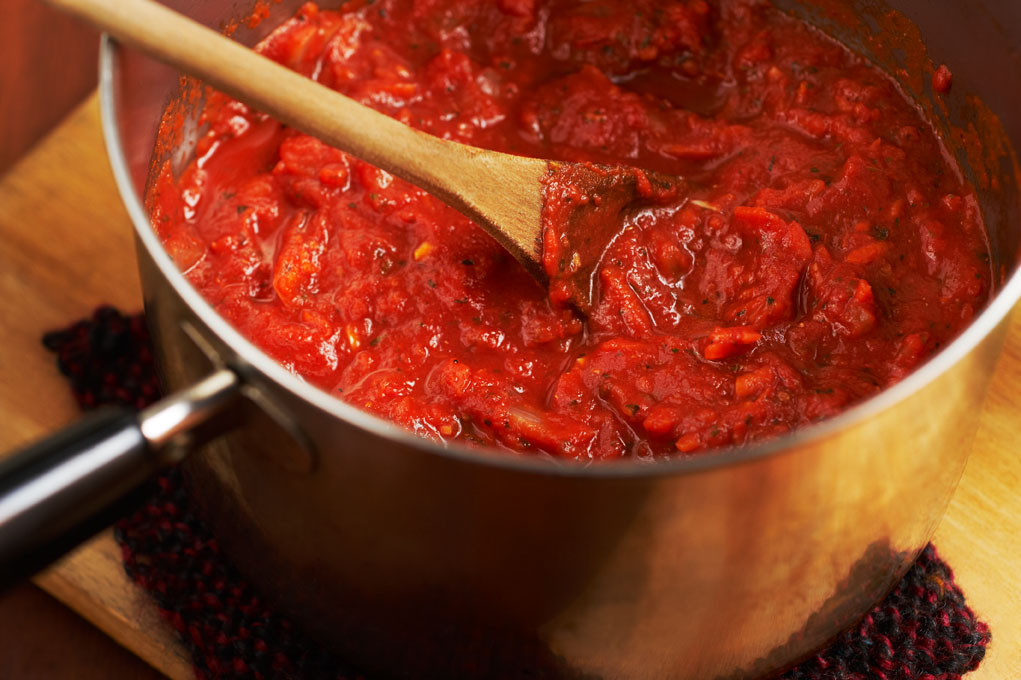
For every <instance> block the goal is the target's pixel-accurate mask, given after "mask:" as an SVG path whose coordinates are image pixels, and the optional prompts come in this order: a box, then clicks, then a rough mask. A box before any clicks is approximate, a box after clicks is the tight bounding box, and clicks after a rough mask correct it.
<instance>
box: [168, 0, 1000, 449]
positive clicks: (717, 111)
mask: <svg viewBox="0 0 1021 680" xmlns="http://www.w3.org/2000/svg"><path fill="white" fill-rule="evenodd" d="M258 49H259V51H261V52H262V53H263V54H265V55H266V56H268V57H270V58H272V59H274V60H276V61H278V62H280V63H282V64H284V65H286V66H288V67H290V68H292V69H294V70H296V71H298V72H300V73H303V74H305V75H307V76H309V77H312V78H315V79H316V80H318V81H319V82H321V83H323V84H325V85H327V86H328V87H331V88H333V89H336V90H338V91H340V92H342V93H344V94H345V95H347V96H349V97H352V98H354V99H356V100H358V101H361V102H362V103H365V104H367V105H369V106H371V107H373V108H375V109H377V110H380V111H382V112H384V113H386V114H388V115H391V116H393V117H395V118H397V119H398V120H401V121H402V122H404V123H406V124H408V125H411V126H414V127H416V128H418V129H421V130H424V131H426V132H429V133H431V134H434V135H437V136H441V137H444V138H448V139H453V140H456V141H459V142H465V143H468V144H473V145H476V146H481V147H486V148H491V149H496V150H501V151H506V152H510V153H515V154H521V155H529V156H535V157H542V158H552V159H559V160H569V161H589V162H592V163H599V164H626V165H629V166H635V167H638V168H643V169H645V170H651V171H657V172H662V173H667V174H671V175H678V176H681V177H683V178H684V192H683V196H681V197H679V198H676V199H675V200H671V201H667V202H660V203H655V204H650V205H648V206H646V207H644V208H642V209H640V210H635V211H632V212H630V213H628V214H627V215H625V216H624V221H623V223H622V229H621V230H620V232H619V233H618V235H617V236H616V237H615V238H614V239H613V240H612V242H611V243H610V244H609V246H608V247H607V249H606V250H605V252H604V253H603V255H602V259H601V260H600V264H599V266H598V267H597V269H596V270H595V273H594V274H593V277H592V290H593V293H594V297H593V300H592V306H591V308H589V309H588V310H587V313H586V314H585V315H582V314H581V313H579V312H578V311H577V310H576V309H575V308H574V307H572V306H571V305H570V304H568V303H567V302H566V300H567V298H568V297H569V295H568V294H567V292H566V291H565V290H564V288H563V286H561V285H559V283H558V281H559V280H558V279H557V278H556V276H555V275H556V272H557V268H558V265H559V266H560V267H561V268H562V267H563V264H562V261H558V257H561V256H562V255H563V253H560V252H558V251H557V249H556V245H555V243H554V242H553V241H555V239H554V238H552V237H548V238H547V240H548V241H550V243H548V244H547V246H548V247H547V249H546V253H545V255H546V266H547V269H548V270H549V271H551V273H553V274H554V283H553V285H552V286H551V288H550V290H549V291H548V292H547V291H545V290H543V289H541V288H540V287H539V286H538V285H537V284H536V283H535V282H534V281H532V280H531V279H530V278H529V277H528V275H527V274H526V273H525V272H524V270H522V269H521V268H520V266H519V265H518V264H517V263H516V262H515V261H514V260H513V259H512V258H511V257H510V256H509V255H507V254H506V253H505V252H504V251H503V250H502V249H501V248H500V247H499V246H498V245H497V244H496V243H495V242H494V241H493V240H492V239H491V238H490V237H489V236H487V235H486V234H485V233H484V232H482V231H481V230H480V229H479V228H477V227H476V226H475V225H474V224H472V223H471V222H470V221H469V220H468V219H467V218H465V217H463V216H461V215H460V214H459V213H457V212H455V211H454V210H452V209H450V208H448V207H446V206H445V205H443V204H442V203H440V202H439V201H438V200H436V199H434V198H432V197H431V196H429V195H428V194H426V193H424V192H423V191H420V190H418V189H416V188H414V187H412V186H410V185H408V184H407V183H405V182H403V181H401V180H398V179H396V178H394V177H392V176H391V175H389V174H387V173H385V172H383V171H380V170H378V169H376V168H374V167H372V166H370V165H368V164H366V163H363V162H361V161H359V160H357V159H355V158H353V157H351V156H349V155H347V154H345V153H342V152H340V151H337V150H335V149H332V148H330V147H328V146H326V145H324V144H322V143H321V142H319V141H317V140H315V139H314V138H311V137H308V136H306V135H303V134H300V133H298V132H296V131H294V130H292V129H289V128H286V127H284V126H282V125H280V124H279V123H277V122H276V121H274V120H272V119H270V118H268V117H266V116H264V115H261V114H258V113H255V112H253V111H252V110H250V109H249V108H247V107H246V106H244V105H242V104H240V103H238V102H235V101H233V100H230V99H228V98H226V97H224V96H222V95H219V94H212V95H210V97H209V100H208V103H207V106H206V109H205V111H204V113H203V120H204V122H206V123H208V126H209V127H208V132H207V133H206V134H205V136H204V137H203V138H202V139H201V140H200V143H199V146H198V150H197V153H196V158H195V160H194V161H193V162H192V163H191V164H190V165H189V166H188V167H187V168H186V169H185V170H184V172H183V173H182V174H181V175H180V176H179V177H174V176H173V175H172V173H171V171H170V169H169V166H167V167H164V168H163V170H162V172H161V174H160V175H159V177H158V179H157V181H156V182H155V183H154V185H153V189H152V190H151V192H150V195H149V197H148V198H149V201H148V203H149V207H150V210H151V212H152V220H153V225H154V228H155V229H156V231H157V233H158V234H159V235H160V237H161V239H162V241H163V242H164V244H165V246H166V248H167V250H168V252H169V253H170V255H171V256H172V257H173V259H174V260H175V262H176V263H177V264H178V266H180V267H181V269H182V270H183V271H185V273H186V275H187V277H188V278H189V280H190V281H191V282H192V283H193V284H194V285H195V286H196V287H197V288H198V289H199V290H200V291H201V293H202V294H203V295H204V296H205V297H206V298H207V299H208V300H209V301H210V302H211V303H212V304H213V306H214V307H215V308H216V309H217V310H218V311H219V313H220V314H222V315H223V316H224V317H225V318H226V319H227V320H228V321H230V322H231V323H232V324H233V325H234V326H235V327H237V328H238V329H239V330H240V331H241V332H242V333H243V334H245V335H246V336H247V337H249V338H251V339H252V340H253V341H254V342H255V343H256V344H257V345H258V346H260V347H261V348H262V349H263V350H264V351H266V352H267V353H268V354H269V355H270V356H272V357H274V358H275V359H276V360H278V361H279V362H281V363H282V364H283V365H285V366H286V367H287V368H288V369H290V370H291V371H293V372H295V373H296V374H298V375H300V376H302V377H303V378H304V379H306V380H307V381H309V382H311V383H313V384H315V385H317V386H319V387H321V388H323V389H325V390H329V391H331V392H333V393H335V394H336V395H337V396H338V397H339V398H341V399H344V400H346V401H348V402H349V403H351V404H353V405H355V406H357V407H360V408H363V409H365V410H367V411H370V412H372V413H376V414H378V415H380V416H382V417H384V418H386V419H389V420H391V421H394V422H396V423H398V424H400V425H402V426H404V427H407V428H409V429H411V430H413V431H415V432H417V433H419V434H421V435H423V436H426V437H431V438H433V439H437V440H450V439H455V438H459V439H461V440H462V441H467V442H475V443H478V444H481V445H488V446H496V447H500V448H506V449H510V450H515V451H532V452H541V453H544V454H548V455H553V456H559V457H565V458H578V459H614V458H620V457H637V458H650V457H656V456H662V455H668V454H675V455H676V454H678V452H680V453H681V454H694V453H696V452H699V451H703V450H706V449H710V448H715V447H724V446H732V445H741V444H744V443H747V442H751V441H755V440H759V439H763V438H766V437H771V436H775V435H778V434H781V433H783V432H786V431H788V430H790V429H792V428H795V427H798V426H800V425H804V424H807V423H811V422H815V421H818V420H820V419H823V418H826V417H828V416H831V415H834V414H836V413H838V412H840V411H841V410H843V409H845V408H846V407H848V406H849V405H851V404H853V403H855V402H858V401H860V400H862V399H864V398H866V397H868V396H870V395H872V394H875V393H876V392H878V391H880V390H882V389H883V388H885V387H887V386H889V385H891V384H892V383H894V382H896V381H897V380H899V379H900V378H902V377H903V376H904V375H906V374H907V373H908V372H910V371H911V370H912V369H913V368H915V367H916V366H917V365H919V364H920V363H921V362H922V361H924V359H925V358H926V357H928V356H929V355H931V354H932V353H933V352H935V351H936V350H938V349H939V348H940V347H941V346H943V345H944V344H946V343H947V342H948V341H949V340H951V339H952V338H953V337H954V336H955V335H956V334H957V333H958V332H959V331H960V330H961V329H962V328H963V327H964V326H965V325H967V323H968V322H969V321H970V320H971V318H972V317H973V316H974V315H975V313H976V311H978V310H979V309H980V308H981V307H982V306H983V305H984V304H985V302H986V300H987V298H988V294H989V288H990V270H989V264H988V260H989V257H988V246H987V243H986V238H985V234H984V230H983V226H982V221H981V216H980V213H979V210H978V205H977V203H976V201H975V198H974V195H973V193H972V191H971V190H970V188H969V187H967V186H966V185H965V184H964V183H963V181H962V180H961V178H960V176H959V173H958V172H957V171H956V169H955V168H954V166H953V165H952V164H951V163H950V161H949V160H948V159H947V158H946V156H945V153H944V152H943V149H942V147H941V145H940V144H939V142H938V140H937V139H936V138H935V136H934V134H933V132H932V130H931V128H930V127H929V126H928V125H927V124H926V123H925V122H924V121H923V120H922V119H921V117H920V116H919V114H918V112H917V111H916V110H915V109H914V108H913V107H912V106H911V105H909V104H908V103H907V101H906V100H905V99H904V97H903V96H902V95H901V94H900V93H899V91H898V90H897V89H896V87H895V86H894V85H893V84H892V82H891V81H890V80H889V79H888V78H887V77H886V76H885V75H884V74H882V73H881V72H879V71H878V70H876V69H874V68H873V67H871V66H869V65H868V64H866V63H864V62H863V61H862V60H861V59H859V58H858V57H856V56H854V55H853V54H851V53H850V52H848V51H847V50H846V49H845V48H843V47H841V46H839V45H837V44H836V43H834V42H832V41H831V40H829V39H828V38H826V37H825V36H822V35H821V34H819V33H817V32H816V31H814V30H813V29H811V28H809V27H807V26H806V25H804V24H801V23H799V22H797V21H795V20H793V19H791V18H789V17H787V16H785V15H783V14H781V13H780V12H778V11H776V10H774V9H772V8H771V7H769V6H768V4H766V3H763V2H758V1H756V0H720V1H719V2H716V3H712V4H710V3H707V2H705V1H704V0H667V1H664V2H652V1H648V0H637V1H625V0H591V1H587V2H586V1H581V0H556V1H553V2H541V1H540V0H496V1H495V2H492V1H491V0H478V1H468V0H410V1H406V2H401V1H398V0H375V1H374V2H373V1H371V0H369V1H364V0H353V1H352V2H348V3H346V4H345V5H344V6H343V7H342V8H341V9H340V10H338V11H327V10H321V9H319V8H318V7H317V6H315V5H314V4H311V3H310V4H307V5H305V6H304V7H302V8H301V10H300V11H299V12H298V14H297V15H296V16H295V17H294V18H292V19H291V20H289V21H287V22H286V23H285V24H283V25H282V26H280V27H279V28H278V29H276V30H275V31H274V32H273V33H272V34H271V35H270V36H269V37H268V38H267V39H266V40H264V41H263V42H262V43H261V44H260V46H259V48H258ZM498 190H499V188H498V187H494V191H498ZM547 191H548V192H550V195H551V196H553V197H554V198H557V199H559V200H561V201H563V202H564V204H565V205H567V204H569V203H570V202H572V201H578V200H587V197H584V196H581V195H579V194H578V192H577V191H575V189H574V187H573V186H572V184H571V182H570V178H557V179H554V180H552V181H551V182H550V184H549V185H548V186H547ZM561 259H562V258H561Z"/></svg>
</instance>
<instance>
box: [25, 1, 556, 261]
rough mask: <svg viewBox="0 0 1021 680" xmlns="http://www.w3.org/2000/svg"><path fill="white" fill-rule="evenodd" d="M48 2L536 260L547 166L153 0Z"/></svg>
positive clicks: (517, 254) (523, 256)
mask: <svg viewBox="0 0 1021 680" xmlns="http://www.w3.org/2000/svg"><path fill="white" fill-rule="evenodd" d="M44 1H45V2H47V3H48V4H50V5H52V6H54V7H56V8H58V9H61V10H63V11H66V12H68V13H71V14H74V15H77V16H79V17H81V18H83V19H85V20H87V21H89V22H90V23H92V24H93V25H95V26H96V27H98V28H100V29H101V30H103V31H105V32H107V33H109V34H111V35H113V36H114V37H116V38H117V39H119V40H121V41H123V42H125V43H128V44H130V45H133V46H135V47H137V48H139V49H141V50H142V51H144V52H146V53H148V54H150V55H152V56H153V57H155V58H157V59H159V60H160V61H163V62H165V63H168V64H170V65H172V66H175V67H177V68H179V69H181V70H182V71H184V72H186V73H189V74H192V75H195V76H198V77H199V78H201V79H202V80H204V81H205V82H207V83H208V84H210V85H212V86H214V87H216V88H217V89H219V90H221V91H223V92H225V93H227V94H229V95H231V96H232V97H234V98H236V99H239V100H241V101H244V102H245V103H247V104H249V105H251V106H252V107H254V108H256V109H258V110H260V111H263V112H264V113H268V114H270V115H272V116H273V117H275V118H277V119H278V120H280V121H281V122H283V123H286V124H287V125H290V126H292V127H294V128H296V129H298V130H301V131H303V132H305V133H307V134H310V135H312V136H314V137H317V138H319V139H321V140H322V141H324V142H326V143H327V144H329V145H331V146H334V147H336V148H338V149H342V150H344V151H347V152H348V153H350V154H352V155H354V156H356V157H358V158H361V159H362V160H364V161H367V162H369V163H372V164H373V165H375V166H377V167H379V168H382V169H383V170H386V171H387V172H390V173H393V174H394V175H397V176H398V177H401V178H402V179H405V180H407V181H409V182H411V183H412V184H415V185H417V186H419V187H421V188H423V189H425V190H426V191H428V192H430V193H432V194H434V195H435V196H436V197H437V198H440V199H441V200H443V201H444V202H446V203H447V204H449V205H451V206H452V207H454V208H456V209H457V210H459V211H461V212H463V213H465V214H467V215H468V216H469V217H472V218H473V219H475V220H476V221H477V222H478V223H479V225H480V226H482V227H483V228H485V229H486V230H487V231H489V232H490V233H491V234H492V235H493V236H494V237H496V238H497V240H499V241H500V242H501V244H502V245H503V246H504V247H506V248H507V249H508V250H510V251H511V254H513V255H514V256H515V257H517V258H518V259H519V260H523V259H524V260H530V261H532V262H537V261H538V260H539V254H540V252H541V247H540V246H539V244H538V242H537V238H538V236H539V234H540V233H541V231H540V229H541V228H540V225H539V218H540V215H541V210H542V202H541V193H540V182H541V178H542V177H543V176H544V175H545V173H546V168H547V164H546V161H542V160H538V159H529V158H522V157H518V156H511V155H508V154H501V153H495V152H492V151H486V150H483V149H478V148H476V147H471V146H467V145H464V144H457V143H454V142H449V141H445V140H442V139H439V138H437V137H433V136H431V135H428V134H425V133H423V132H419V131H417V130H414V129H412V128H410V127H407V126H406V125H404V124H402V123H400V122H398V121H396V120H394V119H392V118H390V117H389V116H386V115H384V114H382V113H379V112H378V111H374V110H373V109H370V108H369V107H367V106H364V105H362V104H359V103H358V102H356V101H354V100H352V99H349V98H348V97H345V96H344V95H342V94H340V93H338V92H334V91H333V90H330V89H329V88H326V87H324V86H322V85H320V84H318V83H316V82H314V81H312V80H310V79H308V78H305V77H304V76H302V75H300V74H298V73H295V72H294V71H291V70H290V69H287V68H285V67H284V66H281V65H280V64H278V63H276V62H274V61H272V60H271V59H267V58H266V57H263V56H262V55H260V54H258V53H256V52H253V51H252V50H250V49H248V48H247V47H244V46H243V45H240V44H239V43H236V42H234V41H233V40H230V39H229V38H227V37H225V36H223V35H221V34H219V33H217V32H216V31H214V30H212V29H210V28H207V27H205V26H203V25H201V24H199V23H197V22H195V21H193V20H191V19H189V18H187V17H185V16H183V15H181V14H178V13H177V12H174V11H173V10H171V9H168V8H167V7H164V6H163V5H160V4H159V3H156V2H153V1H152V0H44ZM494 231H495V232H496V233H494ZM525 264H526V266H528V263H525Z"/></svg>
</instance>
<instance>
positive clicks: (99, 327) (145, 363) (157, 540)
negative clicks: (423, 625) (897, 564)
mask: <svg viewBox="0 0 1021 680" xmlns="http://www.w3.org/2000/svg"><path fill="white" fill-rule="evenodd" d="M43 342H44V344H45V345H46V347H47V348H49V349H50V350H51V351H53V352H55V353H56V354H57V357H58V365H59V367H60V370H61V372H63V373H64V375H66V376H68V377H69V378H70V379H71V385H72V389H73V390H74V394H75V397H76V398H77V400H78V402H79V403H80V404H81V405H82V407H83V408H91V407H95V406H98V405H100V404H105V403H119V404H127V405H130V406H133V407H136V408H139V407H142V406H144V405H146V404H148V403H150V402H151V401H153V400H155V399H156V398H157V397H158V392H159V390H158V384H157V381H156V377H155V373H154V371H153V365H152V353H151V350H150V347H149V335H148V331H147V330H146V327H145V323H144V319H143V318H142V317H141V316H140V315H139V316H131V317H125V316H122V315H121V314H120V313H119V312H118V311H117V310H114V309H111V308H109V307H105V308H101V309H99V310H97V311H96V313H95V314H94V315H93V317H92V319H91V320H87V321H80V322H78V323H76V324H75V325H73V326H71V327H70V328H68V329H67V330H64V331H58V332H54V333H49V334H47V335H46V337H45V338H44V340H43ZM115 535H116V537H117V541H118V542H119V543H120V545H121V548H122V551H123V557H124V568H125V570H126V571H127V573H128V575H129V576H131V578H132V579H134V580H135V581H136V582H137V583H138V584H139V585H141V586H142V587H143V588H144V589H145V590H146V591H148V592H149V593H150V595H152V597H153V599H154V600H156V603H157V604H158V605H159V609H160V612H161V614H162V615H163V616H164V618H166V619H167V620H168V621H169V622H170V624H171V625H172V626H173V627H174V629H175V630H176V631H177V633H178V635H179V636H180V638H181V641H182V642H183V643H184V645H185V646H186V647H187V648H188V651H189V652H190V653H191V658H192V662H193V663H194V665H195V672H196V675H197V676H198V677H199V678H201V679H208V680H213V679H214V678H216V679H219V678H230V679H232V680H235V679H236V680H241V679H245V680H256V679H261V680H270V679H271V678H301V679H313V680H317V679H326V678H331V679H341V678H343V679H346V680H354V679H355V678H358V677H360V676H359V675H358V674H357V673H355V672H353V671H352V670H350V669H349V668H348V667H346V666H345V664H344V663H343V662H342V661H340V660H339V659H337V658H335V657H333V656H331V655H330V654H329V653H327V652H325V651H323V650H322V649H321V648H320V647H318V646H317V645H316V644H315V643H314V642H313V641H311V640H310V639H309V638H308V637H306V636H305V635H304V634H302V633H301V632H300V631H299V630H298V629H297V628H296V627H295V626H293V625H292V624H291V623H290V622H289V621H288V620H287V619H286V618H284V617H283V616H280V615H279V614H276V613H274V612H272V611H271V610H270V609H269V608H268V607H267V606H266V604H265V603H264V602H263V600H262V598H261V597H260V596H259V594H258V593H256V592H255V590H254V589H253V588H252V587H251V586H250V585H248V584H247V583H246V582H245V581H244V579H242V578H241V576H240V575H239V574H238V572H237V571H236V570H235V569H234V568H233V567H232V566H231V565H230V564H229V563H228V562H227V560H226V559H225V558H224V556H223V555H221V554H220V550H219V547H218V546H217V543H216V539H214V538H213V537H212V536H211V535H210V534H209V532H208V531H207V530H206V528H205V527H204V526H203V525H202V524H201V522H199V521H198V520H197V519H196V517H195V516H194V515H193V514H192V513H191V511H190V510H189V501H188V497H187V494H186V493H185V492H184V490H183V488H182V485H181V484H180V478H179V475H177V474H175V473H170V474H168V475H165V476H163V477H162V478H161V479H160V480H159V482H158V484H157V487H156V490H155V492H154V494H153V496H152V497H151V499H150V500H149V501H148V503H147V504H146V505H145V506H144V507H143V508H141V509H140V510H138V511H137V512H136V513H135V514H133V515H131V516H130V517H126V518H125V519H123V520H121V521H120V522H119V523H118V524H117V527H116V531H115ZM953 578H954V577H953V573H952V572H951V571H950V568H949V567H948V566H947V565H946V564H945V563H944V562H943V561H942V560H940V558H939V557H938V555H937V554H936V549H935V548H934V547H933V546H931V545H930V546H928V547H927V548H926V549H925V551H924V552H923V553H922V554H921V556H920V557H919V558H918V561H917V562H916V563H915V565H914V566H913V567H912V568H911V570H910V571H909V572H908V574H907V575H906V576H905V577H904V579H903V580H902V581H901V582H900V583H899V584H898V585H897V587H896V588H895V589H894V590H893V592H891V593H890V595H888V596H887V598H886V599H885V600H884V601H883V602H882V603H880V604H879V605H877V606H876V607H875V608H874V609H873V610H872V611H870V612H869V613H868V614H867V615H866V616H865V618H864V619H863V620H862V621H861V622H860V623H859V624H858V625H857V626H855V627H854V628H852V629H851V630H849V631H847V632H845V633H844V634H842V635H841V636H840V637H839V638H838V639H837V641H836V642H834V643H833V644H832V645H831V646H830V647H829V648H827V649H826V650H824V651H822V652H820V653H819V654H818V655H817V656H815V657H813V658H811V659H809V660H808V661H805V662H804V663H802V664H801V665H800V666H797V667H796V668H794V669H792V670H790V671H788V672H787V674H786V675H784V676H783V677H784V678H786V679H789V680H953V679H956V678H960V676H961V675H962V674H963V673H967V672H968V671H971V670H974V669H975V668H976V667H977V666H978V664H979V662H981V661H982V657H983V656H984V655H985V647H986V645H987V644H988V643H989V628H988V626H986V624H985V623H983V622H981V621H978V620H977V619H976V618H975V615H974V614H973V613H972V611H971V609H969V608H968V606H967V605H966V604H965V602H964V596H963V594H962V593H961V590H960V589H959V588H958V587H957V586H956V585H955V584H954V580H953Z"/></svg>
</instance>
